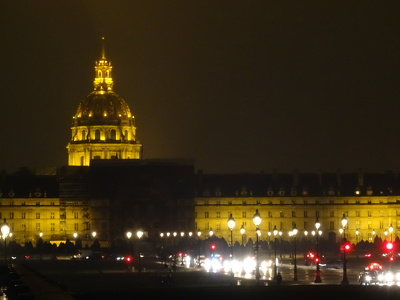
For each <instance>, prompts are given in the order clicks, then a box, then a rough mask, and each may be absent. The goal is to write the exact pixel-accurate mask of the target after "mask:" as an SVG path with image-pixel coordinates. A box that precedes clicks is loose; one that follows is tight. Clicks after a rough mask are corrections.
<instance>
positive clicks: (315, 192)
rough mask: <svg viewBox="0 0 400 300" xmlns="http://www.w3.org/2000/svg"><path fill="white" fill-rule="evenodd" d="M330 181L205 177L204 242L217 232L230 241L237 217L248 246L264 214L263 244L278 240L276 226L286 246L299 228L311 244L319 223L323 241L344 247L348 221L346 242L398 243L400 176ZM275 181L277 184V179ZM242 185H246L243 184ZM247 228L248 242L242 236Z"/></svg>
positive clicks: (199, 207) (201, 189) (201, 194)
mask: <svg viewBox="0 0 400 300" xmlns="http://www.w3.org/2000/svg"><path fill="white" fill-rule="evenodd" d="M325 175H326V176H325V178H323V177H324V176H323V175H321V174H308V175H307V176H308V178H305V179H304V181H303V182H302V183H301V182H300V181H301V180H300V179H299V178H301V175H299V174H294V175H292V174H280V175H279V176H280V178H278V177H279V176H278V175H276V174H275V175H273V174H272V175H271V174H270V175H266V174H264V175H252V178H246V180H245V179H244V178H240V175H239V176H238V177H239V179H238V180H237V181H236V182H234V180H231V182H234V183H231V184H226V181H227V180H229V179H227V178H230V179H232V177H234V176H232V175H221V176H219V178H217V177H218V176H210V177H212V178H209V179H208V180H207V175H203V179H202V180H201V181H202V182H203V183H202V184H201V185H199V186H198V195H197V197H196V198H195V202H196V204H195V205H196V206H195V215H196V220H195V222H196V229H197V230H198V231H200V232H202V235H201V236H202V237H203V238H207V237H208V232H209V231H210V230H212V231H213V234H214V235H216V236H218V237H223V238H225V239H226V240H229V238H230V229H229V228H228V224H227V221H228V218H229V216H230V214H232V216H233V218H234V219H235V221H236V227H235V228H234V230H233V239H234V241H237V242H239V243H241V242H242V238H243V240H244V241H248V239H249V238H251V239H252V240H253V242H254V241H255V239H256V231H255V230H256V228H255V226H254V224H253V220H252V218H253V216H254V214H255V212H256V209H258V211H259V213H260V215H261V217H262V222H261V225H260V226H259V227H260V231H261V237H260V238H261V240H265V241H268V240H271V239H272V238H273V236H271V234H272V231H273V228H274V226H276V228H277V229H278V230H279V231H281V232H282V234H283V235H282V238H284V239H286V240H289V238H290V237H289V232H290V231H292V229H293V228H294V226H296V228H297V229H298V230H299V233H298V236H300V235H303V237H304V232H305V231H307V232H308V234H309V238H311V234H310V233H311V232H312V231H313V230H315V222H316V219H317V218H318V220H319V222H320V223H321V230H322V231H323V237H324V238H326V239H330V240H336V241H339V240H340V238H341V234H340V233H339V229H340V228H341V219H342V217H343V215H345V216H346V218H347V220H348V227H347V228H346V231H345V233H346V238H347V239H349V240H350V241H351V242H352V243H356V242H359V241H362V240H364V241H370V242H371V241H373V240H374V239H375V237H380V238H382V239H387V240H389V239H393V240H395V239H396V237H399V236H400V196H399V195H400V193H399V187H400V181H399V178H398V175H397V174H395V173H393V174H345V175H343V176H342V177H343V178H342V179H341V180H338V178H339V177H338V176H337V175H335V174H325ZM274 177H275V179H276V180H275V182H274V179H271V178H274ZM204 178H205V179H204ZM260 178H261V179H260ZM240 181H242V183H244V184H243V185H241V184H239V182H240ZM366 181H368V182H366ZM260 182H262V183H261V184H260ZM306 183H307V184H306ZM257 185H258V190H257V187H256V186H257ZM260 186H261V188H260ZM252 187H254V188H255V189H252ZM229 191H231V192H230V193H229ZM242 225H243V227H244V229H245V234H244V236H242V234H241V233H240V228H241V226H242ZM391 226H392V227H393V232H392V233H391V234H390V233H389V228H390V227H391ZM300 237H301V236H300Z"/></svg>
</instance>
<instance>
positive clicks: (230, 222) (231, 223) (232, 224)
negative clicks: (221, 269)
mask: <svg viewBox="0 0 400 300" xmlns="http://www.w3.org/2000/svg"><path fill="white" fill-rule="evenodd" d="M235 225H236V222H235V219H234V218H233V216H232V214H230V215H229V218H228V227H229V229H230V230H231V267H230V269H231V274H232V276H234V273H233V268H232V267H233V263H232V261H233V234H232V231H233V228H235Z"/></svg>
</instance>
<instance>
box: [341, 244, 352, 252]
mask: <svg viewBox="0 0 400 300" xmlns="http://www.w3.org/2000/svg"><path fill="white" fill-rule="evenodd" d="M343 250H344V251H346V252H349V251H350V250H351V244H350V242H345V243H344V244H343Z"/></svg>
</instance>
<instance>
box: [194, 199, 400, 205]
mask: <svg viewBox="0 0 400 300" xmlns="http://www.w3.org/2000/svg"><path fill="white" fill-rule="evenodd" d="M340 200H341V201H342V202H340V203H341V204H352V203H355V204H385V203H387V200H386V201H385V202H384V201H383V199H382V198H379V199H373V200H374V201H372V199H366V200H365V201H364V202H361V201H360V199H357V198H356V199H340ZM266 201H268V202H266V203H264V201H261V200H259V199H254V200H252V201H248V200H242V201H232V200H228V201H221V200H215V201H208V200H198V202H197V205H240V204H241V205H261V204H264V205H274V204H278V205H285V204H286V205H295V204H304V205H309V204H325V203H328V204H338V203H339V202H338V199H321V200H320V199H313V200H310V199H301V200H299V199H277V200H275V201H274V202H273V201H271V200H269V199H268V200H266ZM397 202H398V200H396V203H397Z"/></svg>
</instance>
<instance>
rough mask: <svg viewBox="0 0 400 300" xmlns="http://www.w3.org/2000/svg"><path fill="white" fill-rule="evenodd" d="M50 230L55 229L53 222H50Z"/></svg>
mask: <svg viewBox="0 0 400 300" xmlns="http://www.w3.org/2000/svg"><path fill="white" fill-rule="evenodd" d="M50 231H55V224H54V223H50Z"/></svg>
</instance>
